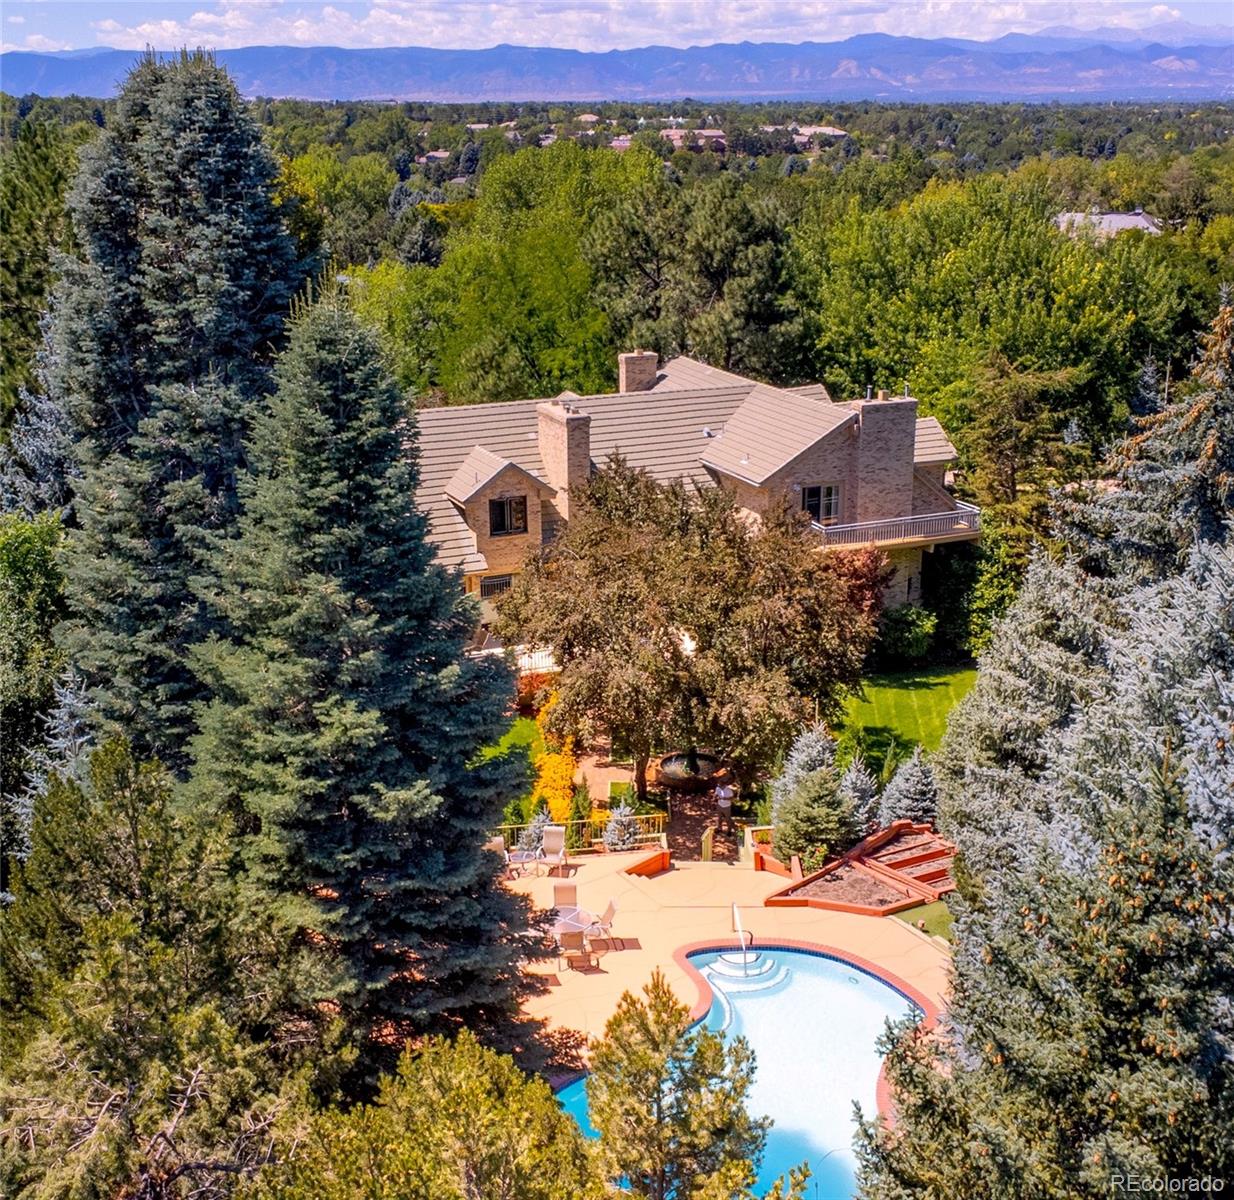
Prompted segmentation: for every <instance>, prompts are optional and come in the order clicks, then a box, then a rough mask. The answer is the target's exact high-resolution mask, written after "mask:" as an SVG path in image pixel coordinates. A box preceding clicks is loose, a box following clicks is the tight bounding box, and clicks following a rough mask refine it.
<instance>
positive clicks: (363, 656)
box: [193, 295, 526, 1056]
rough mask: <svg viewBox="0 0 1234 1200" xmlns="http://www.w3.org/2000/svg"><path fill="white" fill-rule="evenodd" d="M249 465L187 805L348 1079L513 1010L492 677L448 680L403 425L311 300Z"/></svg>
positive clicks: (474, 674)
mask: <svg viewBox="0 0 1234 1200" xmlns="http://www.w3.org/2000/svg"><path fill="white" fill-rule="evenodd" d="M276 381H277V387H276V390H275V392H274V395H273V397H272V398H271V401H270V405H269V409H268V411H267V412H265V413H263V414H262V415H261V416H260V417H258V418H257V420H256V422H255V425H254V432H253V436H252V438H251V440H250V442H249V444H248V448H247V449H248V456H249V461H250V464H251V469H252V475H251V477H249V478H247V479H246V480H245V482H244V484H243V488H242V492H243V498H244V511H243V514H242V516H241V518H240V520H239V522H238V525H237V531H236V536H234V537H231V538H221V539H219V541H218V543H217V545H216V557H215V562H214V564H213V570H214V571H215V572H216V573H217V576H218V578H219V580H220V583H219V587H218V589H217V592H216V594H215V595H213V596H212V600H213V601H214V602H215V603H217V605H218V607H219V609H220V610H221V611H222V613H223V614H224V616H225V617H226V618H227V620H228V622H229V624H230V626H231V628H232V630H233V631H234V632H233V637H232V639H231V640H228V641H224V640H221V639H215V640H213V641H211V642H209V643H207V644H206V645H204V646H203V647H202V648H201V649H200V651H199V653H198V655H197V659H196V661H197V663H198V667H199V669H200V671H201V672H202V675H203V677H204V678H205V680H206V681H207V683H208V685H209V687H210V688H211V690H212V691H213V692H214V693H215V696H216V698H215V700H214V701H213V702H212V703H211V704H210V705H209V706H208V707H207V708H206V709H205V710H204V711H203V713H202V732H201V734H200V735H199V737H198V738H197V739H196V740H195V742H194V747H193V749H194V754H195V763H196V765H195V772H194V786H195V789H196V792H197V794H198V795H200V797H201V798H202V801H203V802H211V801H212V802H214V803H221V804H223V805H224V806H226V807H228V808H230V809H231V810H232V811H234V812H235V814H236V820H237V822H238V824H239V827H240V828H241V830H242V831H243V832H244V833H245V835H246V836H245V837H244V842H243V847H242V854H243V859H244V865H245V872H246V878H247V881H248V883H249V885H250V886H251V887H252V888H253V889H255V890H256V892H257V893H258V895H259V896H260V897H262V898H263V899H262V900H261V901H260V903H264V904H265V905H267V906H268V910H269V914H270V919H271V920H272V921H274V922H276V923H277V925H278V927H279V929H280V930H281V931H283V934H284V936H285V937H286V938H287V940H288V944H293V943H295V942H296V941H298V940H300V939H307V940H308V942H309V943H310V944H311V945H314V946H316V947H318V948H319V951H320V955H319V957H320V959H321V961H322V963H323V964H327V965H329V966H330V967H331V968H333V969H334V971H335V975H334V976H332V977H330V978H327V979H325V980H318V979H308V980H306V981H305V985H304V991H303V993H302V995H301V997H300V1001H301V1003H302V1004H303V1005H304V1007H305V1008H306V1009H311V1008H313V1007H315V1006H317V1005H319V1004H321V1003H328V1004H329V1005H330V1006H331V1007H332V1008H334V1007H336V1008H337V1011H338V1012H339V1013H340V1015H341V1017H342V1019H343V1021H344V1023H345V1025H346V1027H347V1028H348V1029H350V1030H352V1031H354V1032H355V1034H356V1035H357V1037H358V1039H360V1040H361V1041H364V1039H371V1040H368V1041H365V1043H364V1045H363V1050H364V1052H365V1054H366V1056H374V1055H377V1056H379V1055H382V1054H385V1053H388V1048H389V1047H390V1046H392V1045H394V1046H396V1045H397V1044H398V1043H399V1041H400V1040H401V1039H402V1037H403V1036H407V1035H410V1034H412V1033H418V1032H421V1031H424V1030H432V1029H434V1028H441V1027H443V1026H446V1025H448V1024H450V1023H452V1022H454V1021H456V1020H460V1019H461V1020H465V1021H466V1022H467V1023H468V1024H469V1026H470V1027H472V1028H477V1027H479V1028H482V1027H485V1026H486V1025H489V1024H492V1023H495V1022H500V1021H503V1020H504V1019H505V1018H507V1017H508V1016H509V1015H510V1013H511V1011H512V1009H513V1006H514V1004H515V1001H516V999H517V993H518V989H519V986H520V984H519V977H518V971H517V963H518V961H519V959H520V958H521V957H522V956H523V955H524V954H525V953H526V948H525V947H524V945H523V944H522V943H523V942H524V941H525V939H521V938H519V937H518V931H519V929H520V928H522V926H523V923H524V917H525V905H524V903H523V902H522V901H521V900H519V899H517V898H515V897H514V896H512V895H511V894H510V893H508V892H506V891H505V890H504V889H502V888H501V887H500V886H498V884H497V881H496V879H495V877H494V861H493V856H492V855H488V854H485V853H484V842H485V840H486V837H487V832H488V830H489V829H490V828H491V827H492V826H493V825H495V824H497V822H498V821H499V820H500V814H501V811H502V808H503V805H504V804H505V802H506V800H507V799H508V798H509V797H508V794H507V793H506V791H505V788H506V786H507V783H508V780H507V772H508V770H509V767H508V764H507V763H506V762H505V761H504V760H503V759H501V758H500V757H490V758H487V759H484V760H478V759H477V753H478V751H479V750H480V749H481V748H483V747H484V746H486V745H488V744H490V743H491V742H493V741H495V740H496V738H497V737H498V736H499V735H500V733H501V731H502V729H503V727H504V724H505V711H506V709H507V706H508V705H509V703H510V699H511V695H512V683H511V679H510V676H509V673H508V670H507V668H506V667H505V665H504V664H503V663H500V662H498V661H496V660H493V659H491V658H488V659H483V660H474V659H467V658H465V657H464V653H463V651H464V648H465V646H466V644H467V642H468V639H469V638H470V635H471V632H472V629H473V628H474V624H475V613H474V609H473V607H472V606H471V604H470V603H469V602H468V601H466V599H465V598H464V596H463V594H462V592H461V589H460V587H459V584H458V581H457V579H455V578H454V577H453V576H452V575H450V574H449V573H448V572H446V571H444V570H443V569H441V568H440V567H438V566H436V565H434V563H433V561H432V560H433V549H432V547H431V545H429V543H428V542H427V540H426V526H425V519H424V517H423V515H422V514H421V513H419V512H418V511H417V510H416V508H415V500H414V493H415V485H416V467H415V451H414V438H415V430H414V425H412V423H411V422H410V421H409V420H408V417H407V411H406V406H405V404H404V402H403V399H402V397H401V396H400V394H399V392H398V389H397V388H396V387H395V386H394V384H393V382H392V381H391V380H390V378H389V376H388V375H387V374H386V372H385V369H384V367H383V365H382V362H381V360H380V355H379V351H378V347H377V344H376V342H375V340H374V337H373V336H372V335H371V334H369V333H368V332H367V331H366V330H364V329H363V328H362V327H361V326H360V325H359V323H358V321H357V319H356V318H355V317H354V316H352V315H351V313H350V312H349V311H348V309H347V308H346V306H345V304H344V303H343V302H342V301H341V300H340V299H339V298H338V297H337V296H335V295H330V296H327V297H326V298H325V299H324V300H323V301H321V302H320V303H318V304H317V305H315V306H313V307H311V308H309V309H308V310H307V311H305V312H304V313H302V314H301V315H300V316H299V318H298V319H297V321H296V322H295V324H294V328H293V331H292V336H291V342H290V345H289V347H288V349H287V351H286V352H285V353H284V355H283V356H282V358H281V359H280V362H279V364H278V367H277V370H276Z"/></svg>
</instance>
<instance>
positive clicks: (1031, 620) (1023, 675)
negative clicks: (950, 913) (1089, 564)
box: [931, 554, 1119, 890]
mask: <svg viewBox="0 0 1234 1200" xmlns="http://www.w3.org/2000/svg"><path fill="white" fill-rule="evenodd" d="M1118 620H1119V617H1118V614H1117V612H1116V610H1115V609H1114V607H1113V606H1112V604H1111V601H1110V599H1109V597H1108V596H1107V594H1106V589H1104V588H1103V587H1102V586H1101V585H1100V584H1099V583H1098V582H1097V581H1094V580H1092V579H1090V578H1089V577H1088V576H1086V575H1085V574H1084V572H1083V571H1082V570H1081V569H1080V568H1079V567H1078V565H1077V564H1076V563H1075V562H1074V561H1072V560H1070V559H1067V558H1064V559H1062V560H1059V561H1055V560H1053V559H1051V558H1049V557H1047V556H1046V555H1044V554H1038V555H1036V556H1035V557H1034V559H1033V560H1032V562H1031V563H1030V565H1029V569H1028V572H1027V574H1026V576H1025V579H1024V586H1023V587H1022V589H1021V591H1020V594H1019V596H1018V597H1017V598H1016V601H1015V603H1014V604H1013V605H1012V607H1011V609H1010V610H1009V611H1008V613H1007V615H1006V616H1005V617H1003V618H1002V619H1001V620H1000V621H998V622H997V623H996V624H995V627H994V634H993V637H992V639H991V642H990V646H989V647H988V649H987V650H986V651H985V653H984V654H983V655H982V656H981V660H980V665H979V670H978V673H977V682H976V684H975V685H974V686H973V689H972V691H970V692H969V694H968V695H967V696H966V697H965V698H964V699H963V700H962V701H961V702H960V703H959V704H958V705H957V706H956V707H955V709H953V710H952V712H951V715H950V716H949V718H948V721H947V732H946V734H945V735H944V737H943V741H942V744H941V745H940V747H939V749H938V751H937V753H936V754H935V755H934V756H933V759H932V760H931V768H932V770H933V772H934V775H935V778H936V781H937V784H938V790H939V828H940V829H941V830H942V832H944V833H945V834H947V836H948V837H951V838H952V839H953V840H959V839H958V834H959V831H960V830H961V829H963V831H964V833H965V837H964V839H963V844H962V845H961V846H960V849H959V855H958V857H957V866H956V882H957V884H958V885H959V887H960V888H961V890H965V889H968V888H969V887H970V886H971V887H976V886H978V879H979V878H985V877H989V876H991V875H995V874H997V873H998V871H999V870H1000V869H1001V868H1002V867H1004V866H1005V867H1007V868H1008V869H1012V868H1013V866H1014V865H1015V864H1018V863H1020V862H1021V859H1022V855H1023V852H1024V850H1025V848H1026V847H1028V846H1030V845H1032V843H1033V838H1034V836H1035V833H1036V831H1037V830H1038V829H1039V827H1040V823H1041V822H1042V821H1043V820H1044V819H1045V818H1046V817H1047V816H1048V812H1049V802H1048V797H1047V796H1046V794H1045V793H1044V792H1043V789H1042V785H1041V776H1042V774H1043V772H1044V770H1045V766H1046V763H1047V761H1048V758H1049V754H1050V748H1051V746H1052V744H1053V741H1054V740H1055V739H1056V738H1057V736H1058V734H1059V732H1060V731H1061V730H1062V729H1063V728H1064V727H1065V726H1066V724H1067V723H1068V722H1069V721H1070V719H1071V715H1072V712H1073V710H1074V708H1075V707H1076V706H1079V705H1083V704H1085V703H1087V702H1088V701H1089V700H1090V699H1091V697H1092V696H1093V695H1094V693H1095V689H1096V688H1097V687H1098V686H1099V685H1100V683H1101V681H1102V680H1103V679H1104V677H1105V664H1104V651H1105V638H1106V635H1107V634H1108V632H1109V630H1110V629H1111V628H1112V627H1113V626H1114V625H1115V624H1116V623H1117V621H1118Z"/></svg>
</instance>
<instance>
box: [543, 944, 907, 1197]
mask: <svg viewBox="0 0 1234 1200" xmlns="http://www.w3.org/2000/svg"><path fill="white" fill-rule="evenodd" d="M690 961H691V963H692V964H693V965H694V966H695V967H697V968H698V969H699V971H701V972H702V974H703V976H704V977H705V978H706V979H707V982H708V983H709V984H710V985H711V988H712V992H713V1000H712V1005H711V1010H710V1012H708V1014H707V1016H706V1017H705V1018H704V1021H705V1023H706V1025H707V1027H708V1028H709V1029H715V1030H721V1031H723V1032H724V1033H725V1035H726V1036H735V1035H737V1034H740V1035H742V1036H744V1037H745V1039H746V1040H747V1041H748V1042H749V1043H750V1046H751V1048H752V1049H753V1050H754V1053H755V1055H756V1057H757V1072H756V1074H755V1078H754V1084H753V1086H752V1087H751V1089H750V1093H749V1097H748V1100H747V1106H748V1107H749V1110H750V1112H751V1113H754V1114H755V1115H758V1116H769V1117H771V1118H772V1120H773V1121H774V1122H775V1124H774V1125H773V1126H772V1128H771V1131H770V1133H769V1134H768V1135H767V1149H766V1152H765V1154H764V1156H763V1163H762V1167H761V1169H760V1171H759V1187H760V1190H762V1189H766V1188H768V1187H770V1186H771V1184H772V1183H773V1182H774V1180H775V1179H776V1178H777V1177H778V1176H780V1175H785V1174H787V1172H788V1169H789V1168H790V1167H793V1166H796V1165H797V1164H798V1163H801V1162H803V1161H805V1162H807V1163H808V1164H809V1167H810V1172H811V1175H810V1182H809V1183H808V1184H807V1185H806V1196H807V1197H808V1198H809V1200H851V1197H852V1196H853V1195H854V1193H855V1191H856V1167H857V1160H856V1155H855V1154H854V1152H853V1134H854V1132H855V1131H856V1124H855V1121H854V1117H853V1101H857V1102H858V1103H859V1104H860V1105H861V1108H862V1111H863V1112H864V1113H865V1114H866V1115H867V1116H869V1115H872V1114H873V1113H874V1112H876V1111H877V1102H876V1098H875V1092H876V1088H877V1085H878V1074H879V1070H880V1068H881V1066H882V1061H881V1058H880V1056H879V1053H878V1050H877V1048H876V1045H875V1043H876V1041H877V1039H878V1036H879V1034H880V1033H882V1031H883V1029H884V1027H885V1025H886V1023H887V1021H888V1020H889V1019H890V1020H898V1019H900V1018H901V1017H904V1016H906V1015H908V1014H909V1013H911V1012H914V1011H916V1009H915V1006H914V1005H913V1004H912V1002H911V1001H910V1000H908V999H907V998H906V997H905V996H904V995H902V994H901V993H900V992H898V991H896V989H895V988H893V987H892V986H891V985H890V984H888V983H884V982H883V981H882V980H881V979H877V978H875V977H874V976H872V975H868V974H866V973H865V972H864V971H862V970H860V969H859V968H857V967H854V966H852V965H851V964H849V963H846V962H842V961H839V960H837V959H832V958H825V957H823V956H822V955H817V954H810V953H808V952H806V951H801V950H784V949H775V948H762V949H758V950H756V952H755V953H754V954H752V955H751V957H750V960H749V963H748V964H744V963H743V962H742V960H741V955H740V954H739V953H734V952H732V951H724V952H716V951H709V952H705V953H701V954H694V955H691V956H690ZM747 971H748V973H747ZM585 1084H586V1081H585V1080H581V1079H580V1080H578V1081H577V1082H575V1083H572V1084H570V1085H569V1087H566V1088H563V1089H562V1091H561V1092H559V1093H558V1098H559V1099H560V1101H561V1104H562V1106H563V1107H564V1108H565V1109H566V1111H567V1112H569V1113H570V1114H571V1115H572V1116H573V1117H574V1118H575V1119H576V1120H577V1121H578V1122H579V1124H580V1125H581V1127H582V1129H583V1132H584V1133H586V1134H587V1135H588V1136H589V1137H594V1136H595V1130H594V1129H593V1128H592V1127H591V1124H590V1122H589V1121H588V1119H587V1093H586V1086H585Z"/></svg>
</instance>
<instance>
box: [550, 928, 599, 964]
mask: <svg viewBox="0 0 1234 1200" xmlns="http://www.w3.org/2000/svg"><path fill="white" fill-rule="evenodd" d="M579 963H585V964H586V965H587V966H589V967H594V966H595V965H596V955H595V951H594V950H592V949H591V947H590V946H588V945H587V939H586V938H585V937H584V936H583V935H582V934H581V933H559V934H558V935H557V969H558V970H559V971H562V970H565V969H566V968H573V969H574V970H576V971H577V970H578V969H579V966H578V964H579Z"/></svg>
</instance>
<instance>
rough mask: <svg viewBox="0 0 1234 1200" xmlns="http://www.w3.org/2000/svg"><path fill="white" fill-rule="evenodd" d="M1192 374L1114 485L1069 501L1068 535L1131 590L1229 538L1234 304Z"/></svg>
mask: <svg viewBox="0 0 1234 1200" xmlns="http://www.w3.org/2000/svg"><path fill="white" fill-rule="evenodd" d="M1200 351H1201V352H1200V356H1199V359H1198V360H1197V362H1196V364H1195V367H1194V369H1193V371H1192V373H1191V377H1190V378H1189V379H1187V380H1185V381H1183V382H1182V383H1181V384H1179V386H1178V387H1176V388H1175V389H1174V391H1173V394H1172V397H1171V400H1170V403H1169V404H1168V405H1166V407H1164V408H1162V409H1161V410H1160V411H1159V412H1156V413H1153V414H1151V415H1149V416H1146V417H1144V418H1143V419H1142V420H1141V421H1140V422H1139V424H1138V428H1137V430H1136V431H1135V433H1133V435H1132V436H1131V437H1130V438H1128V439H1127V441H1126V442H1125V443H1124V444H1123V445H1122V446H1121V447H1120V448H1119V449H1118V451H1117V452H1116V453H1115V454H1114V456H1113V460H1112V462H1111V464H1110V466H1111V468H1112V474H1113V477H1114V484H1113V486H1112V487H1103V488H1102V489H1101V490H1099V491H1097V492H1095V493H1094V494H1093V495H1090V496H1088V497H1085V498H1084V499H1082V500H1080V501H1073V502H1070V503H1066V504H1064V505H1062V513H1061V516H1062V522H1061V524H1062V532H1063V534H1064V535H1065V536H1066V537H1067V539H1068V541H1069V542H1070V544H1071V545H1072V546H1074V547H1075V548H1076V550H1077V552H1078V553H1079V554H1080V555H1081V557H1082V559H1083V561H1084V563H1085V565H1086V566H1087V567H1088V569H1090V570H1091V571H1093V572H1094V573H1096V574H1100V575H1102V576H1107V577H1112V578H1115V579H1118V580H1120V581H1121V583H1122V586H1125V587H1131V586H1134V585H1135V584H1137V583H1139V582H1143V581H1146V580H1150V579H1162V578H1165V577H1166V576H1168V575H1171V574H1174V573H1175V572H1177V571H1178V570H1179V568H1180V566H1181V565H1182V564H1183V563H1185V562H1186V561H1187V557H1188V555H1189V553H1190V551H1191V548H1192V547H1193V546H1194V545H1195V544H1196V543H1198V542H1219V543H1225V542H1227V541H1228V540H1229V537H1230V526H1229V520H1230V514H1231V497H1232V496H1234V304H1232V303H1231V302H1230V300H1229V298H1228V296H1226V297H1224V298H1223V300H1222V305H1221V308H1220V310H1219V311H1218V313H1217V315H1216V317H1215V318H1214V320H1213V323H1212V327H1211V328H1210V329H1209V331H1208V332H1207V333H1206V334H1205V335H1204V336H1203V337H1202V338H1201V346H1200Z"/></svg>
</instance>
